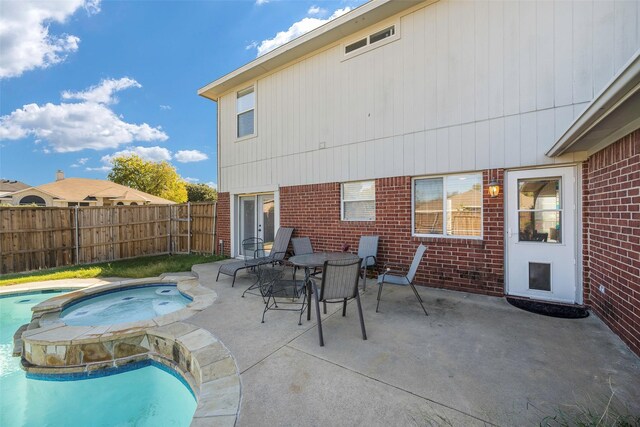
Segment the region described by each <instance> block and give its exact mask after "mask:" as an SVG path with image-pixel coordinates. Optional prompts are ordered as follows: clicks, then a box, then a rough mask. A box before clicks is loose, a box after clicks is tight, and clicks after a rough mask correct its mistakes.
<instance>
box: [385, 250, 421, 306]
mask: <svg viewBox="0 0 640 427" xmlns="http://www.w3.org/2000/svg"><path fill="white" fill-rule="evenodd" d="M426 250H427V247H426V246H425V245H423V244H420V246H418V248H417V249H416V254H415V255H414V256H413V262H412V263H411V266H410V267H409V270H402V269H396V270H393V269H391V268H390V267H388V268H386V270H385V272H384V273H382V274H381V275H379V276H378V286H379V287H378V303H377V304H376V313H377V312H378V307H379V306H380V296H381V295H382V286H383V285H384V284H385V283H389V284H392V285H400V286H407V285H409V286H410V287H411V289H412V290H413V293H414V294H415V296H416V298H417V299H418V302H419V303H420V306H421V307H422V310H423V311H424V314H425V315H426V316H428V315H429V314H428V313H427V310H426V309H425V308H424V304H422V298H420V294H419V293H418V291H417V290H416V287H415V285H414V284H413V278H414V277H415V275H416V271H418V266H419V265H420V261H422V256H423V255H424V252H425V251H426Z"/></svg>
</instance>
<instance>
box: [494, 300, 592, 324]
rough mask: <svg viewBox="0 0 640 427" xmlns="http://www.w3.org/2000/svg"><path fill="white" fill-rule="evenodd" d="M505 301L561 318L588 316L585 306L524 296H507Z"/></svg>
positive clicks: (538, 312) (521, 307) (528, 309)
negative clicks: (536, 299)
mask: <svg viewBox="0 0 640 427" xmlns="http://www.w3.org/2000/svg"><path fill="white" fill-rule="evenodd" d="M507 302H508V303H509V304H511V305H512V306H514V307H517V308H520V309H522V310H525V311H529V312H531V313H536V314H542V315H543V316H550V317H561V318H563V319H582V318H583V317H587V316H589V310H587V309H586V308H585V307H581V306H578V305H569V304H558V303H552V302H542V301H535V300H531V299H526V298H513V297H507Z"/></svg>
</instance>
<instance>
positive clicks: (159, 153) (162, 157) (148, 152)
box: [100, 146, 171, 165]
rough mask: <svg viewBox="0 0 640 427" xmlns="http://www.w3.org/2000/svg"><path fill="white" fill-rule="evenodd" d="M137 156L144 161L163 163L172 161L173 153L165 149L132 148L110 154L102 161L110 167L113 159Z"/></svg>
mask: <svg viewBox="0 0 640 427" xmlns="http://www.w3.org/2000/svg"><path fill="white" fill-rule="evenodd" d="M132 154H135V155H136V156H138V157H140V158H142V159H144V160H150V161H152V162H162V161H169V160H171V151H169V150H167V149H166V148H164V147H158V146H155V147H130V148H127V149H126V150H122V151H117V152H115V153H113V154H108V155H106V156H102V158H101V159H100V161H101V162H102V163H104V164H105V165H110V164H111V162H112V161H113V159H115V158H116V157H121V156H131V155H132Z"/></svg>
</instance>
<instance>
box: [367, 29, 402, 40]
mask: <svg viewBox="0 0 640 427" xmlns="http://www.w3.org/2000/svg"><path fill="white" fill-rule="evenodd" d="M395 33H396V27H395V26H391V27H389V28H385V29H384V30H382V31H378V32H377V33H373V34H371V35H370V36H369V43H370V44H373V43H375V42H379V41H380V40H384V39H386V38H387V37H391V36H392V35H394V34H395Z"/></svg>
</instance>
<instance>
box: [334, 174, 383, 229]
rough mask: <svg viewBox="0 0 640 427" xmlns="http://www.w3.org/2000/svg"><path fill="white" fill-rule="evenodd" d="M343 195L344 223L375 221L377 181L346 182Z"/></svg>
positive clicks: (343, 185) (343, 186)
mask: <svg viewBox="0 0 640 427" xmlns="http://www.w3.org/2000/svg"><path fill="white" fill-rule="evenodd" d="M341 193H342V195H341V198H342V200H341V204H342V220H343V221H375V219H376V183H375V181H360V182H345V183H344V184H342V191H341Z"/></svg>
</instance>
